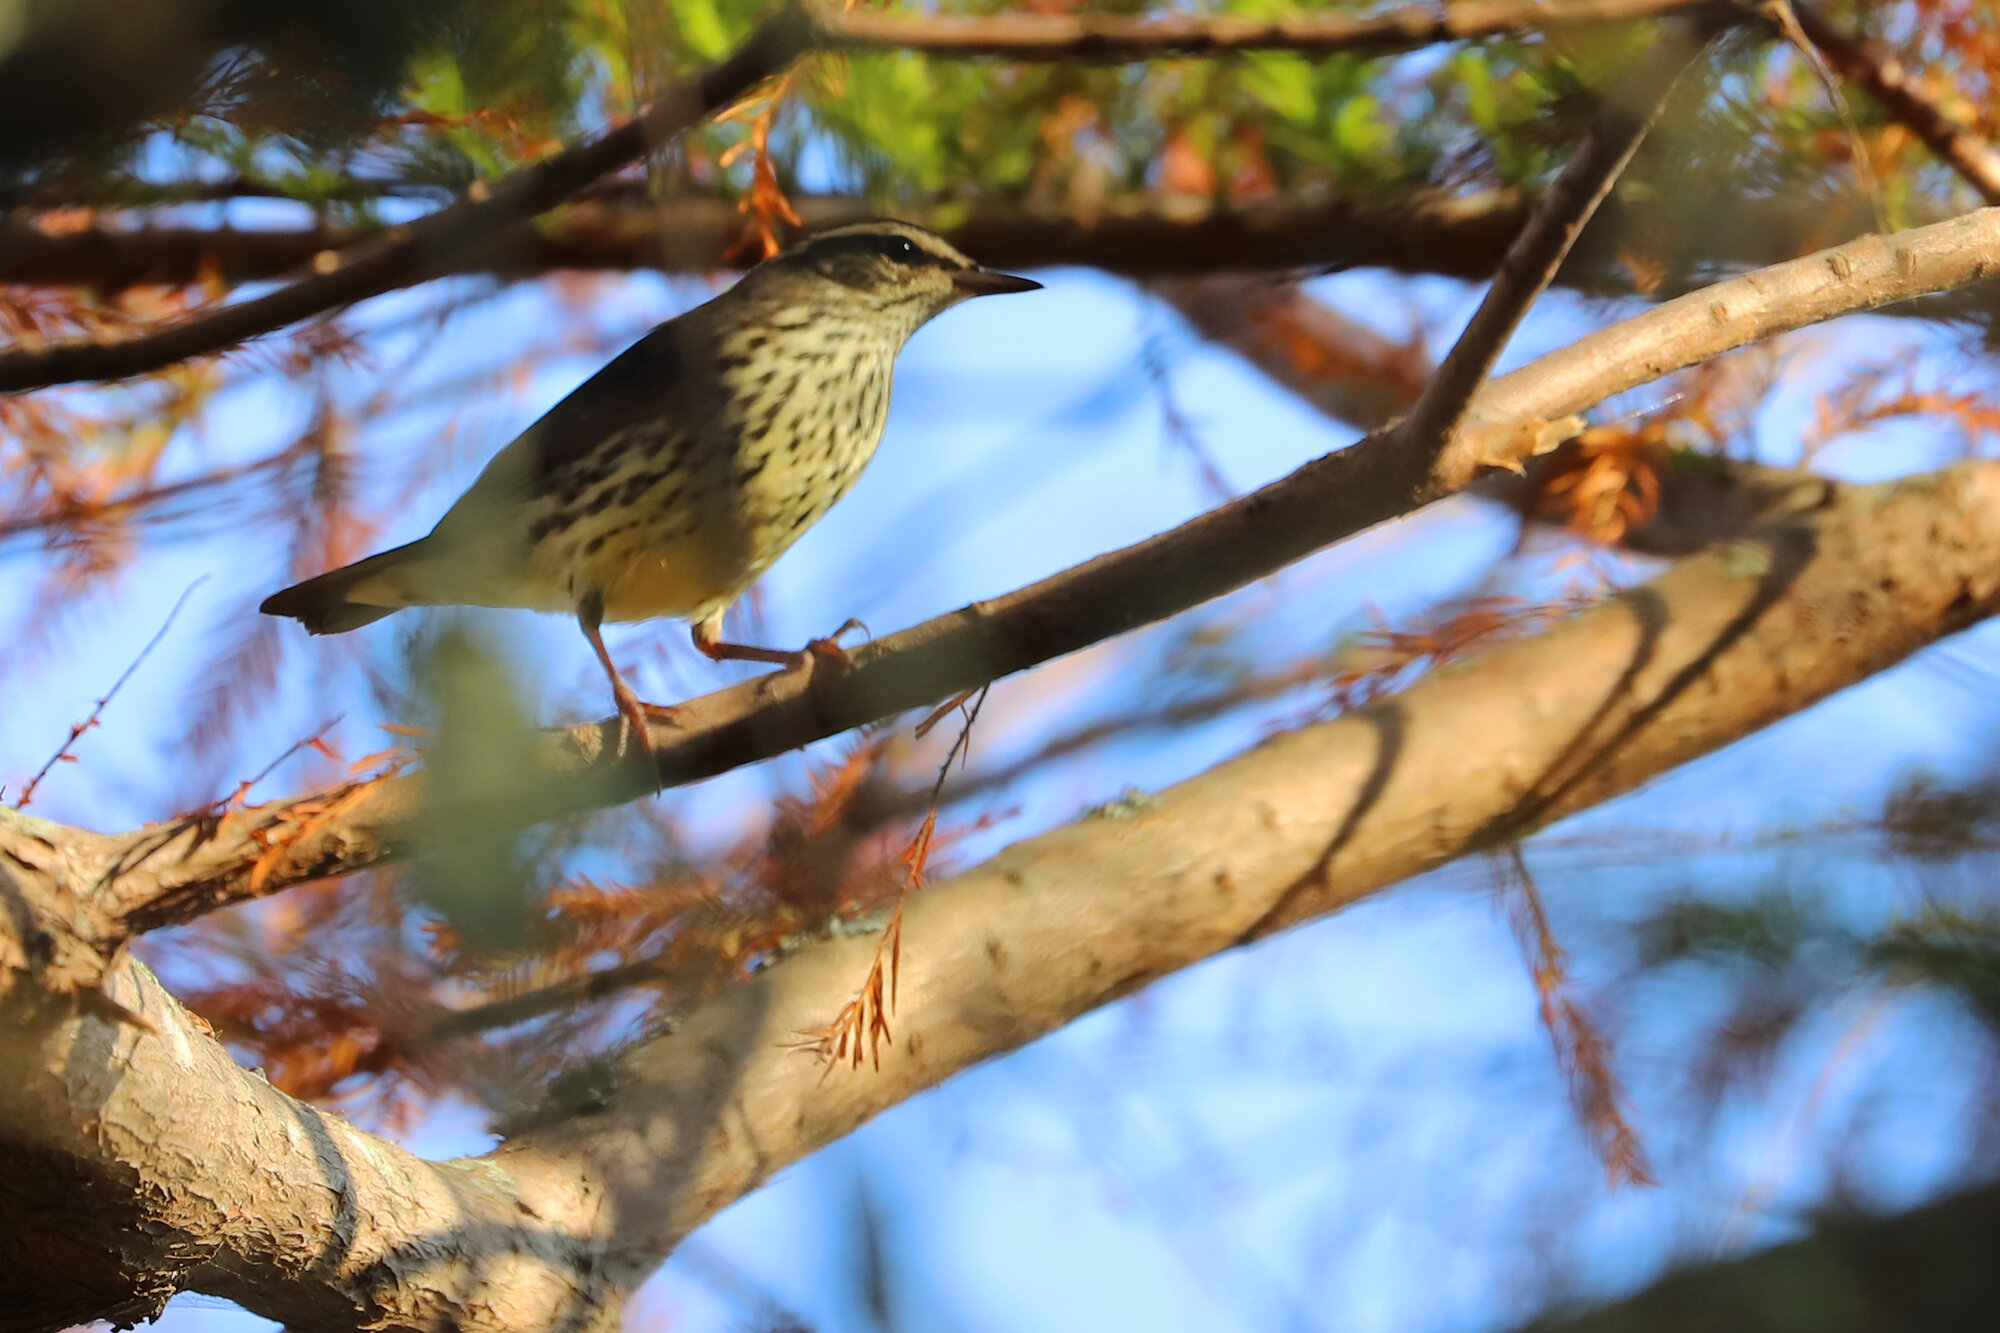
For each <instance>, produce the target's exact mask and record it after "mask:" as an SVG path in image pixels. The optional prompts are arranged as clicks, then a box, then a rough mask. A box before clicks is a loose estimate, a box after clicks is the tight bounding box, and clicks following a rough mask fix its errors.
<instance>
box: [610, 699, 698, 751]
mask: <svg viewBox="0 0 2000 1333" xmlns="http://www.w3.org/2000/svg"><path fill="white" fill-rule="evenodd" d="M612 695H613V697H615V698H616V699H617V701H618V757H619V758H620V759H623V758H624V757H625V747H626V746H627V745H629V744H630V743H631V741H632V739H633V737H635V736H636V737H637V738H638V741H639V749H640V751H641V752H642V753H644V754H645V756H646V762H648V763H649V764H654V765H657V764H658V763H659V758H660V754H659V751H658V749H656V748H655V747H654V745H653V729H652V726H651V724H652V723H653V722H656V721H657V722H678V721H679V720H680V711H681V710H680V709H678V708H676V707H674V706H673V705H671V704H649V703H647V702H645V701H644V700H642V699H641V698H640V697H639V696H638V695H636V694H634V693H632V690H631V688H630V687H629V686H626V685H625V683H624V682H623V681H620V682H619V684H618V688H616V689H614V690H612Z"/></svg>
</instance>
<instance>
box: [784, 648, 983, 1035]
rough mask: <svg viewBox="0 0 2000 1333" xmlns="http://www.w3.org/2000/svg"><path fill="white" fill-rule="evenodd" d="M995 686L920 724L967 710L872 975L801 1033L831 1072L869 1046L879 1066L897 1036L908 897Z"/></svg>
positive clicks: (911, 850)
mask: <svg viewBox="0 0 2000 1333" xmlns="http://www.w3.org/2000/svg"><path fill="white" fill-rule="evenodd" d="M991 688H992V686H990V685H986V686H981V687H980V688H979V689H978V690H977V691H973V690H966V691H965V692H964V693H962V694H959V695H957V696H955V697H954V698H951V699H949V700H946V701H945V702H944V703H942V704H940V705H938V706H937V708H935V709H933V710H932V711H931V714H930V716H928V717H926V718H925V719H924V720H923V721H922V722H920V723H918V724H917V730H916V734H917V736H918V738H919V739H921V738H922V737H924V736H926V735H928V734H929V733H930V731H931V729H932V728H934V727H935V726H937V724H938V723H939V722H942V721H943V720H944V719H945V718H946V717H948V716H950V715H951V714H952V713H953V712H963V713H964V716H965V723H964V725H963V726H961V727H960V728H959V732H958V739H957V740H955V741H953V742H952V745H951V749H950V750H949V751H947V752H946V754H945V757H944V762H943V763H942V764H940V765H939V766H938V775H937V781H936V782H935V783H933V784H932V786H931V796H930V806H929V808H928V809H927V810H926V811H925V812H924V817H923V821H922V823H920V824H919V825H918V826H917V832H916V835H915V836H914V837H912V838H911V839H910V842H909V845H908V846H907V847H905V848H904V849H903V852H902V855H901V856H900V857H899V858H898V859H899V860H900V861H901V862H902V864H903V867H904V874H903V882H902V885H901V888H900V889H899V891H898V892H897V895H896V902H895V906H894V907H892V908H891V909H890V911H889V920H888V923H887V924H886V925H885V926H884V927H883V929H882V938H881V939H880V940H879V941H878V942H877V943H876V946H875V957H874V959H873V960H872V961H871V962H870V963H869V966H868V975H867V976H866V977H865V978H863V979H862V982H861V989H860V990H859V991H857V992H856V993H855V995H854V997H853V998H852V999H850V1000H848V1001H847V1003H846V1004H844V1005H842V1006H841V1007H840V1012H839V1013H837V1014H835V1015H834V1016H833V1019H832V1021H831V1022H829V1023H827V1024H826V1025H825V1026H823V1027H818V1028H813V1029H811V1030H810V1031H806V1032H801V1033H800V1034H799V1038H800V1040H799V1041H798V1042H797V1043H796V1045H797V1046H798V1048H799V1049H800V1050H804V1051H808V1052H810V1053H811V1054H813V1055H815V1056H817V1057H818V1058H819V1059H821V1060H823V1061H825V1062H826V1065H827V1068H828V1069H829V1070H830V1069H832V1068H833V1067H834V1066H835V1065H837V1064H840V1063H842V1062H843V1061H850V1062H852V1065H853V1067H854V1068H856V1069H858V1068H860V1067H861V1060H862V1054H863V1049H864V1047H865V1049H866V1053H867V1057H868V1059H869V1061H870V1062H871V1063H872V1064H873V1065H874V1067H875V1068H877V1069H880V1068H881V1067H882V1043H883V1042H885V1041H894V1040H895V1036H894V1034H893V1033H892V1032H891V1031H890V1028H889V1015H890V1014H891V1013H892V1012H894V1011H895V1007H896V980H897V976H898V973H899V970H900V967H901V964H902V961H903V901H904V899H905V898H906V897H907V896H908V895H909V893H910V891H911V890H913V889H920V888H922V887H923V886H924V876H925V872H926V871H927V870H928V868H929V866H930V859H931V852H932V850H933V844H934V842H935V839H936V836H937V821H938V803H939V801H940V800H941V799H942V798H943V796H944V784H945V780H946V779H947V778H949V777H950V776H951V766H952V764H953V763H955V762H956V763H961V764H962V763H963V762H965V759H966V756H967V755H968V754H969V753H970V752H971V746H972V724H973V723H975V722H977V721H978V720H979V709H980V707H981V705H983V704H984V703H985V702H986V694H987V691H988V690H990V689H991Z"/></svg>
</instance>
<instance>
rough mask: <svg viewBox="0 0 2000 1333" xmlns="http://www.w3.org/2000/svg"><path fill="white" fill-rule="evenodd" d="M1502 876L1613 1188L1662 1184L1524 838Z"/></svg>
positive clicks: (1541, 1001) (1573, 1088) (1559, 1051)
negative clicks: (1574, 988)
mask: <svg viewBox="0 0 2000 1333" xmlns="http://www.w3.org/2000/svg"><path fill="white" fill-rule="evenodd" d="M1495 864H1496V867H1498V872H1497V880H1498V884H1499V888H1500V891H1501V893H1502V894H1503V896H1504V898H1505V901H1506V906H1507V909H1508V913H1509V915H1510V917H1511V918H1512V920H1513V923H1514V931H1515V934H1516V936H1517V937H1518V938H1519V939H1520V941H1521V953H1522V955H1523V957H1524V958H1526V960H1527V963H1528V970H1529V973H1530V975H1531V976H1532V977H1533V979H1534V983H1535V1004H1536V1007H1537V1010H1538V1011H1539V1012H1540V1014H1541V1019H1542V1026H1543V1027H1544V1028H1546V1029H1547V1030H1548V1034H1549V1040H1550V1042H1552V1043H1553V1044H1554V1046H1555V1053H1556V1063H1557V1064H1558V1065H1559V1066H1560V1067H1561V1068H1562V1071H1563V1073H1564V1075H1565V1076H1566V1077H1567V1078H1568V1079H1569V1084H1570V1097H1571V1099H1572V1100H1573V1101H1574V1102H1575V1104H1576V1110H1577V1114H1578V1115H1579V1116H1581V1117H1582V1119H1583V1124H1584V1128H1585V1129H1587V1130H1588V1131H1589V1132H1590V1136H1591V1139H1592V1141H1593V1142H1594V1143H1595V1144H1596V1145H1597V1151H1598V1156H1599V1157H1600V1158H1601V1159H1602V1160H1603V1162H1604V1170H1605V1173H1606V1175H1607V1176H1609V1177H1610V1181H1611V1184H1612V1185H1613V1186H1619V1185H1656V1184H1658V1183H1659V1182H1658V1180H1656V1179H1655V1178H1654V1176H1653V1171H1652V1168H1651V1167H1650V1166H1648V1165H1647V1163H1646V1151H1645V1148H1644V1147H1643V1146H1642V1145H1641V1144H1640V1142H1639V1134H1638V1131H1637V1130H1635V1129H1633V1128H1632V1124H1631V1122H1630V1121H1629V1120H1627V1119H1626V1118H1625V1110H1624V1102H1625V1094H1624V1091H1623V1089H1622V1088H1621V1087H1620V1086H1619V1083H1618V1075H1617V1074H1616V1073H1614V1072H1613V1071H1612V1069H1611V1044H1610V1042H1609V1041H1608V1040H1607V1039H1606V1038H1605V1036H1604V1034H1603V1033H1601V1032H1600V1031H1598V1028H1597V1025H1596V1024H1595V1023H1593V1022H1592V1021H1591V1018H1590V1015H1589V1014H1588V1013H1587V1012H1586V1011H1585V1010H1584V1008H1583V1006H1582V1005H1581V1004H1579V1003H1578V1002H1577V1001H1576V1000H1575V999H1574V998H1573V997H1572V996H1571V995H1570V993H1569V970H1568V964H1567V962H1566V961H1565V958H1564V955H1563V949H1562V946H1561V945H1560V944H1558V943H1557V942H1556V937H1555V931H1554V930H1553V929H1551V928H1550V926H1549V916H1548V912H1547V910H1546V909H1545V908H1544V907H1543V906H1542V897H1541V893H1540V891H1539V890H1538V889H1536V887H1535V879H1534V876H1533V875H1532V874H1530V873H1529V871H1528V863H1527V859H1526V858H1525V857H1524V856H1523V855H1522V854H1521V847H1520V844H1519V843H1514V844H1511V845H1510V846H1509V847H1508V848H1507V850H1506V851H1504V852H1501V853H1498V854H1497V857H1496V861H1495Z"/></svg>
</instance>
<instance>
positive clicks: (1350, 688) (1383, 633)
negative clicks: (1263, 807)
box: [1323, 597, 1581, 712]
mask: <svg viewBox="0 0 2000 1333" xmlns="http://www.w3.org/2000/svg"><path fill="white" fill-rule="evenodd" d="M1580 605H1581V603H1580V601H1576V600H1564V601H1556V602H1544V603H1531V602H1527V601H1524V600H1523V599H1521V598H1519V597H1474V598H1470V599H1468V600H1466V601H1463V602H1458V603H1454V604H1452V605H1450V606H1448V607H1446V608H1444V611H1443V613H1442V614H1440V615H1437V616H1435V617H1434V618H1432V620H1431V621H1430V622H1429V623H1426V624H1419V625H1417V626H1415V627H1413V628H1410V629H1394V628H1391V627H1390V626H1389V625H1388V624H1387V623H1386V622H1385V621H1383V619H1382V618H1381V614H1380V613H1379V612H1376V611H1373V610H1371V611H1370V613H1369V614H1370V617H1371V618H1372V619H1373V620H1374V621H1375V624H1374V625H1373V626H1372V627H1371V628H1369V629H1367V630H1365V631H1363V632H1362V633H1361V634H1360V635H1359V636H1358V637H1357V639H1356V641H1355V642H1354V643H1352V644H1351V645H1349V646H1348V647H1347V648H1345V649H1344V650H1343V651H1342V652H1341V654H1340V656H1339V669H1338V670H1337V671H1336V672H1335V674H1334V676H1333V679H1332V682H1331V686H1330V688H1329V690H1328V693H1327V699H1326V703H1325V704H1324V705H1323V707H1325V708H1326V709H1328V710H1330V711H1335V712H1342V711H1345V710H1347V709H1350V708H1359V707H1361V706H1362V705H1363V704H1366V703H1368V702H1369V701H1371V700H1373V699H1376V698H1379V697H1381V696H1382V695H1384V694H1386V693H1388V692H1389V691H1390V690H1392V689H1396V688H1399V687H1401V686H1403V685H1406V684H1408V683H1409V681H1410V679H1411V678H1412V674H1413V673H1414V672H1415V671H1417V670H1419V669H1431V668H1435V667H1440V666H1443V665H1444V664H1445V663H1447V662H1453V661H1457V660H1459V659H1460V658H1464V657H1468V656H1470V655H1471V654H1473V653H1476V652H1481V651H1484V650H1485V649H1487V648H1491V647H1494V646H1496V645H1498V644H1502V643H1506V642H1508V641H1510V640H1513V639H1517V638H1520V637H1522V636H1524V635H1527V634H1532V633H1534V632H1535V631H1537V630H1539V629H1542V628H1544V627H1546V626H1547V625H1548V624H1550V623H1551V622H1552V621H1555V620H1559V619H1561V618H1563V617H1564V616H1568V615H1572V614H1574V613H1575V612H1576V611H1577V610H1578V609H1579V607H1580Z"/></svg>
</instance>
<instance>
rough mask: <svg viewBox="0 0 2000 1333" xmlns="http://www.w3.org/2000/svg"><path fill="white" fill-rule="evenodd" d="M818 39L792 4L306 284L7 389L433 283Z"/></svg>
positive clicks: (10, 379) (181, 356) (67, 354)
mask: <svg viewBox="0 0 2000 1333" xmlns="http://www.w3.org/2000/svg"><path fill="white" fill-rule="evenodd" d="M815 40H816V32H815V29H814V28H813V26H812V24H811V22H810V21H809V20H808V19H807V18H806V17H805V15H804V14H803V12H802V11H800V10H798V9H795V8H787V9H785V10H783V11H782V12H780V13H779V14H778V15H776V16H775V17H773V18H770V19H767V20H765V22H764V23H763V24H762V25H761V26H760V27H759V28H758V29H757V31H756V32H754V33H752V34H751V35H750V38H749V39H748V40H747V41H745V42H744V43H743V45H742V46H741V47H740V48H738V50H737V51H736V53H735V54H733V55H731V56H730V57H729V58H728V59H727V60H725V61H723V62H722V63H721V64H719V65H716V66H714V67H712V68H710V69H707V70H703V71H702V72H700V73H698V74H692V75H689V76H688V77H686V78H684V79H681V80H680V81H679V82H677V83H675V84H674V85H673V86H672V87H670V88H668V89H667V90H666V92H665V93H663V94H662V95H661V97H660V99H659V100H658V101H657V102H655V103H654V104H653V106H652V107H651V108H649V109H648V110H647V111H646V112H644V113H643V114H641V115H639V116H635V117H633V118H632V119H631V120H628V121H626V122H625V123H623V124H622V125H619V126H618V127H617V128H615V129H612V130H609V131H607V132H606V133H604V134H601V135H599V136H598V137H597V138H595V139H590V140H587V141H585V142H583V143H580V144H577V145H575V146H574V147H571V148H566V149H564V150H563V151H561V152H559V153H557V154H555V155H554V156H552V157H548V158H544V159H543V160H542V161H540V162H536V163H534V164H533V165H532V166H527V167H523V168H521V169H520V170H518V171H515V172H513V173H512V174H510V175H508V176H506V177H504V178H502V179H500V180H498V181H495V182H493V183H492V184H490V185H486V184H483V183H482V185H480V186H479V187H476V188H475V189H474V190H473V191H471V192H469V193H468V194H467V195H466V197H465V198H463V199H460V200H459V201H458V202H456V203H453V204H450V205H448V206H447V207H445V208H442V209H439V210H438V211H437V212H435V213H430V214H427V215H426V216H424V217H422V218H419V219H417V220H416V221H415V222H410V223H405V224H403V225H401V226H396V227H391V228H389V229H388V230H387V231H385V232H382V233H381V234H379V235H377V236H374V237H371V238H369V239H367V240H365V241H361V242H359V243H357V244H355V245H353V246H350V247H348V248H347V249H345V250H327V251H322V252H320V254H319V256H317V257H316V258H315V260H314V264H313V269H314V272H313V274H312V275H311V276H309V277H302V278H299V279H298V280H296V281H294V282H291V283H288V284H287V285H285V286H283V287H280V288H279V289H278V290H276V291H274V292H270V293H268V294H266V295H264V296H258V297H253V298H251V299H250V300H247V301H239V302H237V303H236V304H234V305H229V306H224V307H222V308H221V309H219V310H210V311H205V312H203V313H200V314H197V315H192V316H189V317H187V318H185V319H182V320H178V321H175V322H172V323H168V324H165V325H163V326H161V327H160V328H158V329H157V330H154V331H153V332H150V333H146V334H143V335H141V336H139V337H136V338H128V339H126V340H125V341H123V342H116V343H100V342H96V341H92V340H89V339H83V340H78V341H72V342H61V343H53V344H50V345H48V346H44V347H15V348H11V349H9V350H7V351H4V352H0V393H7V392H18V391H21V390H24V389H37V388H43V387H46V386H48V385H52V384H69V383H74V382H76V381H79V380H106V379H120V378H123V377H125V376H128V375H138V374H142V373H144V372H146V371H150V370H158V369H160V368H162V367H164V366H170V365H172V364H174V363H175V362H176V361H183V360H185V359H187V358H188V357H191V356H200V355H203V354H205V353H209V352H218V351H221V350H222V349H224V348H226V347H231V346H234V345H235V344H237V343H239V342H242V341H244V340H245V339H248V338H254V337H257V336H258V335H260V334H265V333H269V332H271V331H272V330H273V329H277V328H281V327H283V326H284V325H286V324H290V323H293V322H295V321H297V320H301V319H305V318H307V317H309V316H311V315H316V314H319V313H321V312H322V311H325V310H330V309H333V308H334V307H336V306H342V305H347V304H350V303H352V302H354V301H359V300H361V299H363V298H364V297H369V296H374V295H377V294H379V293H381V292H385V291H388V290H390V289H392V288H395V287H400V286H403V285H405V284H407V283H410V282H413V281H416V280H418V279H420V278H423V277H425V276H428V275H429V274H430V273H431V272H433V271H434V269H435V267H436V266H437V265H438V264H439V263H440V262H443V261H446V260H448V257H449V256H450V255H451V254H452V253H453V252H454V251H456V250H459V249H460V248H462V247H465V246H470V245H473V244H476V243H477V242H479V241H480V240H482V239H484V238H485V237H487V236H489V235H491V234H492V233H493V232H495V231H496V230H498V229H500V228H502V227H506V226H508V225H510V224H513V223H517V222H521V221H523V220H525V219H527V218H530V217H533V216H534V215H535V214H537V213H542V212H545V211H547V210H548V209H550V208H553V207H555V206H556V205H557V204H559V203H561V202H562V201H563V200H565V199H567V198H569V197H570V196H571V195H573V194H575V193H576V192H577V191H578V190H581V189H583V188H584V187H585V186H587V185H589V184H590V183H591V182H592V181H594V180H596V179H598V177H600V176H602V175H604V174H605V173H606V172H609V171H615V170H617V169H618V168H620V167H622V166H624V165H626V164H627V163H629V162H633V161H635V160H637V159H638V158H639V157H641V156H643V155H644V154H645V153H647V152H649V151H651V150H652V149H655V148H657V147H659V146H660V144H662V143H664V142H666V141H667V140H669V139H671V138H673V137H674V136H675V135H678V134H680V133H681V132H682V131H684V130H686V129H688V128H689V127H690V126H692V125H694V124H696V123H697V122H698V121H700V120H702V119H703V118H704V117H707V116H709V115H712V114H714V113H715V112H716V111H719V110H721V109H722V108H723V107H725V106H727V105H729V104H730V103H731V102H733V101H735V100H736V99H737V98H738V97H740V96H741V95H742V94H743V93H744V92H746V91H747V90H749V89H750V88H752V87H754V86H755V85H756V84H758V83H760V82H762V81H763V80H764V79H766V78H769V77H770V76H771V75H773V74H776V73H778V72H779V71H781V70H783V69H784V68H785V67H786V66H787V65H789V64H790V63H791V62H792V61H793V60H794V59H796V58H797V57H798V56H799V55H800V54H802V53H803V52H805V51H806V50H808V49H810V48H811V47H812V45H813V43H814V41H815Z"/></svg>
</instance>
